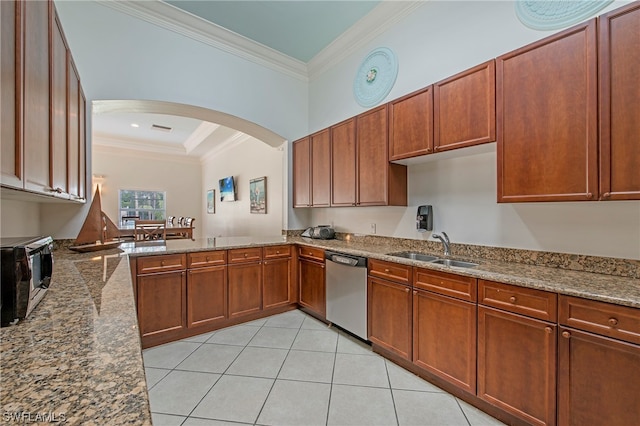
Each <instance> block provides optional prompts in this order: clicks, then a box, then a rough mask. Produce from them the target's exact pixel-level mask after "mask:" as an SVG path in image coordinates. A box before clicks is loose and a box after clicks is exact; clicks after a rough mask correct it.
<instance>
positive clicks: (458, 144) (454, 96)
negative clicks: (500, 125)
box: [433, 59, 496, 152]
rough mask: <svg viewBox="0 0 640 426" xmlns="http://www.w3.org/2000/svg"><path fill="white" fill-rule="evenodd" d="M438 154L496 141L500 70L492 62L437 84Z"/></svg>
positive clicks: (435, 127) (435, 145)
mask: <svg viewBox="0 0 640 426" xmlns="http://www.w3.org/2000/svg"><path fill="white" fill-rule="evenodd" d="M433 98H434V99H433V115H434V118H433V149H434V151H436V152H439V151H445V150H450V149H456V148H463V147H466V146H473V145H479V144H483V143H487V142H493V141H495V140H496V71H495V61H494V60H493V59H492V60H490V61H488V62H485V63H484V64H480V65H478V66H476V67H473V68H471V69H469V70H466V71H463V72H461V73H459V74H456V75H454V76H452V77H449V78H447V79H445V80H442V81H440V82H438V83H435V84H434V85H433Z"/></svg>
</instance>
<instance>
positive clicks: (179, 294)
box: [137, 271, 187, 339]
mask: <svg viewBox="0 0 640 426" xmlns="http://www.w3.org/2000/svg"><path fill="white" fill-rule="evenodd" d="M137 284H138V290H137V297H138V300H137V304H138V322H139V326H140V334H141V336H142V338H143V339H144V338H146V337H151V336H157V335H160V334H171V333H176V334H177V333H179V332H180V331H181V330H182V329H184V328H185V327H186V321H185V310H186V298H187V279H186V272H185V271H176V272H161V273H156V274H149V275H139V276H138V283H137Z"/></svg>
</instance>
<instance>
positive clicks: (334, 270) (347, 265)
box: [325, 250, 367, 340]
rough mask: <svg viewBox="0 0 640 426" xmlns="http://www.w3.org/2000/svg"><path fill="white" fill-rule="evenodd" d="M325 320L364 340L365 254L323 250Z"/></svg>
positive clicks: (365, 315) (365, 311) (365, 304)
mask: <svg viewBox="0 0 640 426" xmlns="http://www.w3.org/2000/svg"><path fill="white" fill-rule="evenodd" d="M325 264H326V268H325V273H326V284H327V285H326V287H327V320H328V321H330V322H331V323H333V324H336V325H338V326H340V327H342V328H344V329H345V330H347V331H350V332H351V333H353V334H355V335H356V336H358V337H360V338H362V339H364V340H367V258H366V257H360V256H353V255H350V254H344V253H337V252H334V251H328V250H327V251H325Z"/></svg>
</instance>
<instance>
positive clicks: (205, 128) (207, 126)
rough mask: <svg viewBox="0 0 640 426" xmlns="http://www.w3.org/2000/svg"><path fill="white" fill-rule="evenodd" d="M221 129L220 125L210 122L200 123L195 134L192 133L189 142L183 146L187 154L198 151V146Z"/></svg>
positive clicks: (185, 142)
mask: <svg viewBox="0 0 640 426" xmlns="http://www.w3.org/2000/svg"><path fill="white" fill-rule="evenodd" d="M219 127H220V125H219V124H215V123H209V122H208V121H203V122H202V123H200V125H199V126H198V128H197V129H196V130H194V132H193V133H191V135H189V137H188V138H187V140H186V141H184V142H183V144H182V145H183V146H184V149H185V150H186V152H187V154H189V153H190V152H191V151H193V150H194V149H196V148H197V147H198V145H200V144H201V143H202V141H204V140H205V139H206V138H208V137H209V136H210V135H211V134H212V133H213V132H215V131H216V129H218V128H219Z"/></svg>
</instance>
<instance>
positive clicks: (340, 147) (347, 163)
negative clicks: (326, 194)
mask: <svg viewBox="0 0 640 426" xmlns="http://www.w3.org/2000/svg"><path fill="white" fill-rule="evenodd" d="M331 205H332V206H355V205H356V120H355V118H350V119H349V120H347V121H343V122H342V123H339V124H336V125H335V126H332V127H331Z"/></svg>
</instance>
